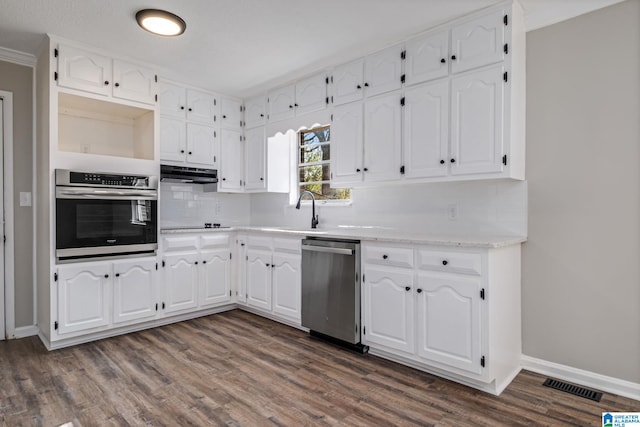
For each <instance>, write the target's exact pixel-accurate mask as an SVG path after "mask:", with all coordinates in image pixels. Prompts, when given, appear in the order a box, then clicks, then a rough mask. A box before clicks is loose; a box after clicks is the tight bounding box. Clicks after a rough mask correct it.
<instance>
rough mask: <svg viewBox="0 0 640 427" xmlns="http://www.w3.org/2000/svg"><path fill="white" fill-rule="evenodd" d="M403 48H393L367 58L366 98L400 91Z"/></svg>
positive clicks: (365, 73) (365, 66)
mask: <svg viewBox="0 0 640 427" xmlns="http://www.w3.org/2000/svg"><path fill="white" fill-rule="evenodd" d="M401 55H402V48H401V47H400V46H392V47H390V48H387V49H385V50H382V51H380V52H378V53H374V54H373V55H370V56H368V57H367V58H366V61H365V64H364V91H365V95H366V96H375V95H379V94H381V93H385V92H389V91H392V90H397V89H400V86H401V85H402V81H401V78H402V56H401Z"/></svg>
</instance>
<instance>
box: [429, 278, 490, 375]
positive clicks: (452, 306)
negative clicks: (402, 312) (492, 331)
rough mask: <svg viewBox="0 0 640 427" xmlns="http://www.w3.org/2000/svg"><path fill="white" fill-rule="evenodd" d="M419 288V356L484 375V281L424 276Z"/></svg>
mask: <svg viewBox="0 0 640 427" xmlns="http://www.w3.org/2000/svg"><path fill="white" fill-rule="evenodd" d="M417 288H418V289H417V295H418V303H417V313H418V316H417V319H418V354H419V355H420V356H421V357H423V358H425V359H427V360H429V361H435V362H438V363H443V364H445V365H449V366H453V367H455V368H459V369H463V370H465V371H468V372H472V373H474V374H480V373H481V372H482V366H481V364H480V359H481V357H482V354H481V353H482V351H481V331H482V329H481V325H482V318H481V299H480V288H481V284H480V281H479V280H474V279H466V278H441V277H439V276H437V275H429V274H425V273H420V274H419V275H418V283H417Z"/></svg>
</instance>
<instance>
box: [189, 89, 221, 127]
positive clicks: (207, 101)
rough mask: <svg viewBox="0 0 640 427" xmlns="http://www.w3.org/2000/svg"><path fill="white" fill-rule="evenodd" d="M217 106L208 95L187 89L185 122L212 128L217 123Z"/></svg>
mask: <svg viewBox="0 0 640 427" xmlns="http://www.w3.org/2000/svg"><path fill="white" fill-rule="evenodd" d="M217 109H218V104H217V101H216V97H215V96H213V95H211V94H210V93H206V92H201V91H199V90H194V89H187V120H189V121H192V122H200V123H204V124H207V125H209V126H213V125H214V123H215V122H216V121H217V117H216V115H217Z"/></svg>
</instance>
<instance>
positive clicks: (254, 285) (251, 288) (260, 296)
mask: <svg viewBox="0 0 640 427" xmlns="http://www.w3.org/2000/svg"><path fill="white" fill-rule="evenodd" d="M247 257H248V258H247V304H248V305H249V306H250V307H255V308H260V309H262V310H271V252H266V251H260V250H254V249H248V250H247Z"/></svg>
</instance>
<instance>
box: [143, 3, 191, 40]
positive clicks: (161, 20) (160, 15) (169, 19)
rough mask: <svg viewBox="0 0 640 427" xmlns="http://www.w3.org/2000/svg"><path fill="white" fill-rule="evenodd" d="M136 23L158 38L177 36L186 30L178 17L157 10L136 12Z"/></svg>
mask: <svg viewBox="0 0 640 427" xmlns="http://www.w3.org/2000/svg"><path fill="white" fill-rule="evenodd" d="M136 21H138V25H140V26H141V27H142V28H143V29H145V30H147V31H149V32H150V33H153V34H157V35H160V36H179V35H180V34H182V33H184V30H185V29H186V28H187V24H186V23H185V22H184V20H183V19H182V18H180V17H179V16H178V15H174V14H173V13H171V12H167V11H165V10H158V9H143V10H140V11H138V13H136Z"/></svg>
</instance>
